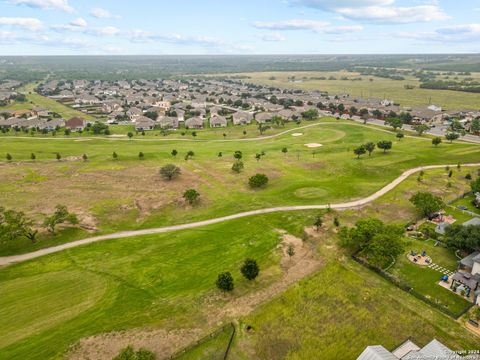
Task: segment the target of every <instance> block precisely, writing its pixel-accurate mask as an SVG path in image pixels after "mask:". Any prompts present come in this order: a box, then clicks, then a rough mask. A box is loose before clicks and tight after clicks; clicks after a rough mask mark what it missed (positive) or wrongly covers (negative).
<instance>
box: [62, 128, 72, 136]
mask: <svg viewBox="0 0 480 360" xmlns="http://www.w3.org/2000/svg"><path fill="white" fill-rule="evenodd" d="M71 132H72V130H70V129H65V131H64V132H63V133H64V134H65V135H66V136H68V135H70V133H71Z"/></svg>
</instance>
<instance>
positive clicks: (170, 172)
mask: <svg viewBox="0 0 480 360" xmlns="http://www.w3.org/2000/svg"><path fill="white" fill-rule="evenodd" d="M180 173H181V170H180V168H179V167H178V166H175V165H173V164H167V165H165V166H163V167H162V168H161V169H160V175H161V176H162V177H163V178H164V179H165V180H168V181H170V180H172V179H173V178H176V177H178V176H179V175H180Z"/></svg>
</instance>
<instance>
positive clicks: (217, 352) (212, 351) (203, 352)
mask: <svg viewBox="0 0 480 360" xmlns="http://www.w3.org/2000/svg"><path fill="white" fill-rule="evenodd" d="M232 334H233V328H232V327H230V326H228V327H226V328H225V329H224V330H223V331H221V332H220V333H218V334H216V335H215V336H214V337H211V338H208V339H207V340H206V341H204V342H202V343H200V344H198V345H197V346H195V347H193V348H191V349H189V350H188V351H186V352H185V353H184V354H182V355H180V356H178V357H176V358H175V360H223V359H224V358H225V352H226V350H227V346H228V343H229V342H230V338H231V337H232Z"/></svg>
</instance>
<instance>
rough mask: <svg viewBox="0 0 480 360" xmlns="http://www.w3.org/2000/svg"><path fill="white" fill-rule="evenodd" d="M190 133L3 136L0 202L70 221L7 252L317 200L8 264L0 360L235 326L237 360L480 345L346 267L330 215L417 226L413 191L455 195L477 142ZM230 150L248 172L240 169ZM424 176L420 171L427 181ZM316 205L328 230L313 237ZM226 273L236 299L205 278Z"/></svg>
mask: <svg viewBox="0 0 480 360" xmlns="http://www.w3.org/2000/svg"><path fill="white" fill-rule="evenodd" d="M224 133H225V134H226V135H224ZM113 134H115V130H113ZM195 135H196V136H192V135H191V132H189V133H187V134H185V135H181V134H178V133H175V132H174V133H171V134H168V135H166V136H163V135H160V134H153V133H152V134H151V135H148V136H145V137H143V136H141V135H135V136H134V137H133V138H132V139H128V138H127V137H125V136H110V137H108V136H101V135H99V136H93V135H90V136H87V135H86V134H81V135H79V136H77V135H75V134H72V135H71V136H56V137H53V136H51V135H45V136H44V135H41V134H36V135H35V136H29V135H20V134H19V135H18V136H15V135H14V134H12V133H10V134H8V135H1V136H0V154H7V153H8V154H9V155H10V159H9V160H8V161H7V160H3V159H2V162H1V163H0V169H1V172H2V177H1V178H0V203H1V204H2V206H3V207H5V208H7V209H15V210H17V211H22V212H24V213H25V214H27V215H28V216H29V217H31V218H32V219H34V221H35V222H36V223H37V224H38V225H39V226H40V225H41V223H42V219H43V218H44V217H45V216H47V215H49V214H51V213H52V212H53V211H54V208H55V206H56V205H60V204H61V205H65V206H66V207H67V208H68V209H69V211H71V212H72V213H75V214H76V215H77V217H78V220H79V224H78V225H75V226H68V225H66V226H61V227H59V228H58V230H57V231H56V232H55V234H53V235H52V234H51V233H49V232H47V231H40V232H39V234H38V236H37V241H36V242H31V241H29V240H28V239H22V240H18V241H15V242H6V243H2V244H0V256H3V257H5V256H15V255H19V254H27V253H30V252H32V251H38V250H40V249H44V248H49V247H52V246H57V245H61V244H66V243H70V242H74V241H78V240H82V239H86V238H91V237H94V236H103V235H108V234H113V233H117V232H126V231H140V230H146V231H147V230H148V229H153V228H162V227H171V226H175V225H181V224H189V223H193V222H202V221H208V220H210V219H216V218H221V217H225V216H231V215H234V214H238V213H242V212H248V211H255V210H260V209H269V208H277V207H295V206H314V205H319V204H321V205H323V206H322V207H323V209H321V208H320V207H319V208H318V209H305V208H303V209H297V211H281V212H277V211H273V212H267V213H258V214H252V215H251V216H245V217H238V218H233V219H226V220H225V221H222V222H218V223H208V224H200V225H199V226H195V227H194V228H193V227H192V228H183V229H182V228H179V229H172V230H175V231H169V232H161V231H159V232H158V233H151V234H147V233H138V234H136V235H137V236H133V235H135V234H133V235H132V236H122V237H120V238H115V236H112V237H113V239H108V240H105V241H97V242H92V243H89V244H85V245H82V246H76V247H71V248H66V249H63V251H59V252H56V253H52V254H47V255H45V256H41V257H38V258H35V259H31V260H28V261H25V262H22V263H17V264H11V265H8V266H4V267H0V293H1V294H2V296H1V297H0V358H1V359H16V358H27V357H28V358H29V359H56V358H62V357H70V358H72V359H82V358H95V357H96V356H99V354H101V355H102V356H104V357H108V356H110V357H112V356H111V355H114V354H116V352H118V349H120V348H122V347H124V345H125V346H126V345H128V344H129V343H133V344H138V345H145V343H144V342H143V341H144V339H145V336H143V335H142V334H145V332H149V333H150V334H156V336H157V337H156V338H155V339H156V341H155V345H151V344H150V345H151V346H154V347H155V348H154V350H155V352H156V353H157V354H158V353H161V352H163V353H165V354H170V353H172V352H174V351H176V350H178V348H181V347H183V346H187V345H189V343H190V342H193V341H195V340H196V339H198V338H199V337H201V336H203V335H205V334H208V333H209V332H211V331H212V330H214V329H216V328H217V327H219V326H220V325H223V324H226V323H228V322H229V321H232V320H234V321H236V322H238V325H239V326H238V328H239V329H240V330H241V331H240V333H239V335H238V336H237V337H236V339H235V341H234V343H233V347H232V352H231V357H230V358H232V359H248V358H259V359H283V358H289V359H302V358H311V357H312V356H314V354H315V349H318V348H319V347H321V348H322V349H324V351H325V354H327V355H328V356H327V358H334V357H335V356H337V357H338V356H342V358H344V359H354V358H355V356H356V355H358V353H360V352H361V351H362V350H363V348H365V346H367V345H370V344H372V343H382V344H384V346H389V347H394V346H396V345H398V338H402V339H403V338H409V337H411V338H414V339H415V340H416V341H418V343H421V344H423V343H426V342H428V341H429V339H431V338H437V339H439V340H441V341H442V342H443V343H445V344H447V345H449V346H450V347H452V348H459V349H474V348H475V346H478V338H477V337H475V335H473V334H471V333H469V332H468V331H467V330H466V329H465V328H464V327H463V326H462V325H461V323H460V322H459V321H454V320H453V319H451V318H449V317H448V316H446V315H445V314H443V313H441V312H440V311H438V310H436V309H435V308H432V307H429V306H428V305H426V304H425V303H423V302H421V301H420V300H418V299H416V298H414V297H412V296H409V295H408V294H406V293H405V292H402V291H401V290H400V289H398V288H396V287H395V286H393V285H392V284H390V283H388V282H387V281H385V280H384V279H382V278H381V277H379V276H378V275H376V274H375V273H374V272H371V271H368V270H367V269H365V268H364V267H362V266H360V265H359V264H357V263H355V262H354V261H353V260H352V259H351V258H350V257H349V256H348V255H347V254H346V253H345V252H344V250H343V249H341V248H340V247H339V246H338V239H337V234H336V233H337V230H338V229H337V228H336V227H335V226H334V225H333V219H334V217H335V218H337V217H338V219H339V221H340V224H341V225H342V226H344V225H352V224H353V223H355V221H357V220H358V219H360V218H361V217H365V216H376V217H379V218H381V219H382V220H383V221H385V222H389V223H395V224H399V225H405V224H407V223H408V222H410V221H412V220H415V219H416V218H418V214H416V212H415V208H414V207H413V205H412V204H410V203H409V201H408V199H409V197H410V196H411V194H412V193H413V192H415V191H417V190H418V189H423V190H428V191H432V192H435V193H440V194H441V195H442V198H443V199H444V200H445V201H450V200H454V199H455V198H456V197H458V196H459V195H460V194H462V193H464V192H465V191H467V190H468V187H469V182H468V181H467V180H466V179H465V175H466V174H467V173H471V174H472V175H474V176H476V174H477V170H478V168H480V165H475V164H478V163H479V161H480V147H479V146H478V145H475V144H468V143H463V142H460V141H454V142H453V143H448V142H446V141H444V142H442V143H441V144H440V145H438V146H435V145H433V144H432V141H431V138H430V137H428V136H422V137H419V136H413V134H406V135H408V136H405V137H404V138H402V139H398V138H397V137H396V133H395V132H393V131H389V130H387V129H384V128H379V127H375V126H370V125H363V124H358V123H355V122H352V121H348V120H335V119H332V118H322V119H319V120H316V121H312V122H308V121H303V122H302V123H301V124H287V125H286V126H285V127H281V126H279V127H272V128H271V129H269V130H268V131H266V132H265V133H263V134H260V133H259V131H258V130H257V128H256V127H255V126H252V125H250V126H244V127H239V128H228V129H227V130H218V129H206V130H202V131H197V132H196V134H195ZM383 140H386V141H391V142H392V148H391V149H389V150H387V151H384V150H382V149H378V148H377V149H375V150H374V151H373V152H372V153H371V154H370V155H369V154H368V153H366V154H363V155H361V156H358V157H357V155H355V154H354V152H353V150H354V149H355V148H357V147H358V146H360V145H362V144H365V143H367V142H373V143H375V144H377V143H379V142H381V141H383ZM312 144H316V145H318V146H315V147H313V146H307V145H312ZM320 145H321V146H320ZM173 150H175V151H173ZM192 153H193V154H192ZM239 153H240V154H241V156H239V155H238V154H239ZM32 154H35V156H34V157H32ZM58 154H60V156H58ZM113 154H115V156H113ZM140 154H142V155H141V156H140ZM235 154H237V155H236V157H235ZM239 158H240V159H241V161H242V162H243V164H244V167H243V169H242V170H241V171H240V172H235V171H232V165H233V164H234V162H235V161H238V160H239ZM4 159H5V157H4ZM167 164H174V165H175V166H177V167H178V168H179V169H180V174H179V175H178V176H177V177H175V178H173V179H171V180H166V179H165V178H164V177H162V176H161V174H160V169H161V168H162V167H164V166H165V165H167ZM447 164H448V165H450V166H451V168H452V174H451V175H448V177H447V173H446V172H445V170H444V169H443V168H444V167H445V165H447ZM456 164H460V165H459V166H458V167H457V166H456ZM464 164H470V165H471V166H463V165H464ZM428 166H433V167H428ZM420 167H427V168H425V169H420ZM412 169H413V170H412ZM409 170H411V172H408V171H409ZM419 171H422V172H424V173H425V174H424V179H423V181H422V182H421V183H419V182H418V181H417V180H416V179H415V177H416V175H417V173H418V172H419ZM255 174H265V175H266V176H267V177H268V184H267V185H266V186H264V187H260V188H257V189H252V188H251V187H250V186H249V178H250V177H251V176H253V175H255ZM402 174H403V175H402ZM395 179H397V181H398V179H401V181H398V182H395V181H396V180H395ZM392 182H393V183H394V185H395V186H392V187H387V186H388V185H389V184H391V183H392ZM447 184H449V185H447ZM385 187H387V188H386V190H385V191H384V192H382V193H378V196H376V197H374V198H371V199H369V201H366V202H362V199H365V198H369V197H370V196H371V195H372V194H375V193H376V192H378V191H379V190H381V189H382V188H385ZM187 189H195V190H196V191H198V193H199V194H200V195H199V199H198V201H197V202H195V203H189V202H187V201H185V199H184V198H183V194H184V192H185V190H187ZM355 201H358V203H357V204H356V205H357V206H354V205H355V204H352V206H350V207H345V208H342V209H338V210H335V206H333V205H334V204H341V203H350V202H355ZM329 205H332V206H329ZM330 207H331V209H329V208H330ZM357 207H360V208H359V209H357ZM348 208H352V209H348ZM284 210H289V209H284ZM292 210H294V209H292ZM318 214H322V215H324V217H325V220H324V221H325V225H324V227H323V228H322V229H321V230H320V231H317V232H315V231H310V230H311V229H310V230H308V229H309V228H311V227H312V225H313V222H314V218H315V216H317V215H318ZM307 230H308V231H307ZM305 234H306V235H305ZM297 240H299V241H298V242H296V241H297ZM285 244H295V255H292V256H290V258H289V257H288V256H285V253H284V248H285V246H286V245H285ZM246 258H254V259H256V260H257V262H258V264H259V266H260V268H261V275H260V276H259V277H258V278H257V279H256V280H255V281H248V280H246V279H244V278H242V276H241V274H240V271H239V267H240V266H241V264H242V262H243V261H244V260H245V259H246ZM223 271H230V272H231V273H232V275H233V277H234V278H235V290H234V291H233V292H232V293H229V294H220V293H219V291H218V290H217V289H216V288H215V279H216V277H217V275H218V274H219V273H220V272H223ZM442 290H443V289H442ZM445 291H446V290H445ZM449 296H456V295H452V294H447V295H445V298H446V301H450V300H449V298H448V297H449ZM451 303H452V304H453V305H452V306H458V308H460V309H461V308H462V306H464V304H461V303H456V302H455V300H451ZM339 324H341V326H339ZM247 327H248V330H246V328H247ZM294 333H296V334H301V335H299V336H298V337H297V336H295V335H294ZM109 334H111V335H109ZM152 336H153V335H152ZM224 338H225V339H227V337H226V336H224ZM222 339H223V338H222ZM227 340H228V339H227ZM85 344H88V346H86V345H85ZM162 344H163V345H162ZM165 344H167V345H165ZM352 344H353V345H352ZM162 346H163V347H162ZM199 358H200V357H199Z"/></svg>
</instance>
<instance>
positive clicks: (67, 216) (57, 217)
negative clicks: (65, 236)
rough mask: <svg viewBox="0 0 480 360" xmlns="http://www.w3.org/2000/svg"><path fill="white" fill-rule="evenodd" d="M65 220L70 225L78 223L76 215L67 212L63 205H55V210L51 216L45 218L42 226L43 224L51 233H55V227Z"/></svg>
mask: <svg viewBox="0 0 480 360" xmlns="http://www.w3.org/2000/svg"><path fill="white" fill-rule="evenodd" d="M65 222H68V223H70V224H72V225H75V224H78V219H77V215H75V214H73V213H70V212H68V209H67V207H66V206H65V205H57V206H56V207H55V212H54V213H53V214H52V215H51V216H47V217H46V218H45V221H44V222H43V226H45V227H46V228H47V230H48V231H50V232H51V233H52V234H55V227H56V226H57V225H59V224H63V223H65Z"/></svg>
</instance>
